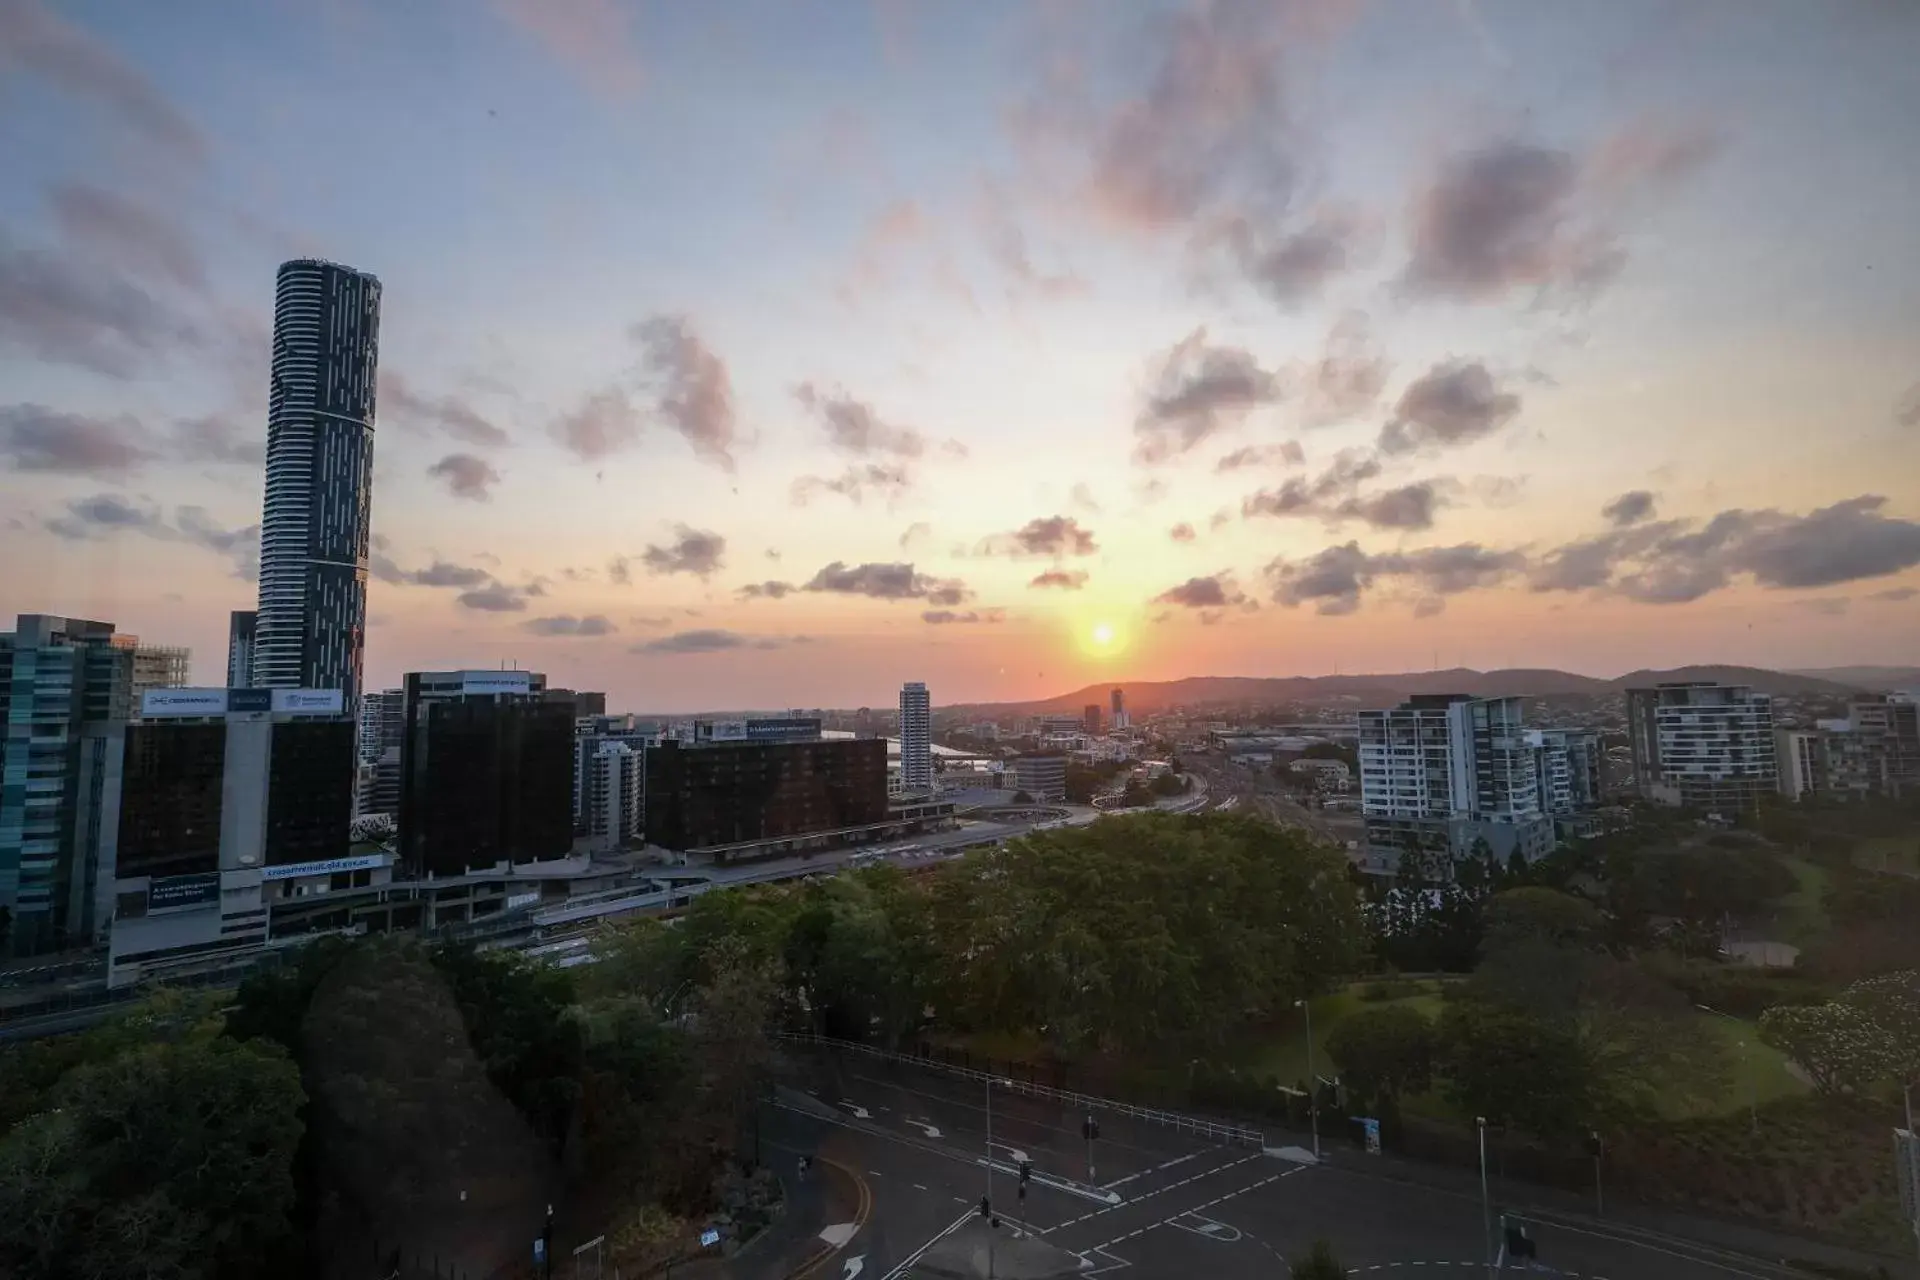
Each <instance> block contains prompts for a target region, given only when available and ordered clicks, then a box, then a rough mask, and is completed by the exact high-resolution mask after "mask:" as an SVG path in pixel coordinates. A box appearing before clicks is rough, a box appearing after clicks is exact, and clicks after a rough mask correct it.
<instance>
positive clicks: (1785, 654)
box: [0, 0, 1920, 712]
mask: <svg viewBox="0 0 1920 1280" xmlns="http://www.w3.org/2000/svg"><path fill="white" fill-rule="evenodd" d="M596 23H597V24H598V25H596ZM1917 43H1920V17H1917V16H1916V15H1915V14H1914V13H1913V12H1911V11H1904V10H1900V9H1898V8H1897V7H1890V6H1859V7H1857V8H1849V9H1846V10H1841V11H1837V12H1833V13H1825V14H1823V13H1818V12H1814V11H1811V10H1809V9H1807V8H1806V7H1804V6H1796V5H1791V4H1785V3H1781V4H1772V5H1705V4H1703V5H1701V6H1699V7H1697V8H1696V9H1694V10H1693V11H1691V12H1690V13H1689V14H1688V15H1687V16H1685V17H1675V16H1673V15H1671V14H1663V13H1662V11H1661V9H1660V7H1659V6H1654V5H1651V4H1626V5H1620V6H1612V7H1609V8H1608V9H1607V10H1606V11H1605V12H1589V13H1582V14H1579V15H1577V16H1569V15H1555V16H1554V17H1552V18H1551V19H1549V18H1548V17H1547V16H1545V15H1541V14H1538V13H1534V12H1530V11H1529V10H1528V8H1527V7H1526V6H1523V5H1516V4H1501V3H1478V4H1467V5H1463V6H1459V7H1455V8H1447V9H1445V10H1441V9H1438V8H1434V7H1429V6H1409V5H1404V4H1386V3H1382V4H1374V5H1359V4H1352V5H1347V4H1333V3H1326V2H1316V3H1304V2H1303V3H1290V4H1270V5H1255V4H1252V3H1228V2H1225V0H1222V2H1218V3H1180V4H1165V5H1159V6H1152V7H1150V8H1147V7H1143V8H1134V7H1127V8H1125V9H1118V8H1098V7H1094V6H1087V5H1071V4H1069V5H1060V6H1046V7H1034V8H1032V9H1028V8H1027V7H1024V6H1020V7H1014V6H966V7H958V6H944V7H943V6H928V7H915V6H911V5H904V4H894V3H875V4H873V5H871V6H852V5H827V4H803V5H796V4H787V3H779V4H775V3H772V2H771V0H768V2H767V3H751V4H740V5H730V6H716V7H714V8H713V9H712V10H703V11H701V12H699V13H695V12H692V11H688V10H682V9H679V8H677V7H666V6H646V5H635V6H628V5H623V4H619V3H617V2H616V0H596V3H591V4H582V5H579V6H575V7H571V8H568V7H564V6H557V5H556V6H551V7H548V6H528V5H521V4H512V3H506V2H505V0H501V2H500V3H496V4H473V5H454V4H451V3H447V4H439V5H425V6H420V7H418V8H411V9H409V11H407V12H405V13H388V12H385V11H383V10H382V9H381V8H380V7H379V6H372V5H366V4H361V3H356V2H353V0H338V2H337V3H335V4H332V5H328V6H320V7H317V8H315V9H313V10H312V11H305V12H294V11H290V10H272V11H264V10H263V11H252V10H248V11H238V10H235V9H234V8H233V7H231V6H229V5H224V4H220V3H214V2H213V0H200V2H196V3H183V4H181V5H179V6H177V8H175V9H170V10H169V12H168V13H167V14H166V15H165V16H164V17H162V16H160V15H157V14H155V13H154V12H153V11H151V10H147V9H145V8H137V9H136V8H128V7H126V6H120V5H115V4H112V3H76V4H74V5H71V6H62V7H61V8H60V9H59V10H58V12H56V11H55V10H54V9H53V8H52V7H51V6H47V5H44V4H41V3H36V2H33V0H24V2H21V3H15V4H12V5H9V6H7V7H6V8H5V10H4V11H3V12H0V60H5V61H8V62H10V63H14V64H17V69H18V71H19V72H21V73H22V74H19V75H17V76H16V77H14V78H13V79H12V80H10V82H9V87H8V97H7V100H6V107H5V109H4V110H0V154H4V155H5V156H6V158H7V159H8V160H9V162H10V164H11V166H12V168H13V170H14V171H16V172H18V173H20V174H21V175H22V178H23V180H22V181H21V182H20V183H18V184H14V185H15V188H16V189H15V190H13V191H10V192H9V193H8V194H7V195H5V196H4V197H0V370H3V371H4V373H5V375H6V381H7V384H8V386H9V388H10V390H9V393H8V395H7V396H6V397H4V400H5V401H6V403H4V404H0V464H4V470H3V471H0V497H3V498H4V500H5V502H6V505H7V507H8V512H9V516H10V519H9V520H8V521H7V522H5V524H4V526H0V559H3V560H4V562H5V563H7V564H8V565H9V569H8V571H7V573H6V574H5V576H4V581H3V582H0V585H4V586H5V587H6V588H7V591H8V599H9V601H10V602H11V604H12V606H13V608H14V610H15V611H16V612H43V613H49V614H55V615H65V616H73V617H90V618H110V619H113V620H114V622H115V623H116V624H117V625H118V626H121V627H125V628H127V629H128V630H130V631H132V632H135V633H138V634H140V635H142V636H145V637H149V638H151V639H153V640H155V641H160V642H164V643H171V644H188V645H191V646H192V647H193V649H194V651H195V670H194V673H193V678H194V682H195V683H198V684H218V683H220V679H219V674H218V673H219V672H220V671H221V670H222V669H223V665H224V663H225V658H226V643H225V641H226V636H227V630H228V620H229V614H230V612H231V611H233V610H243V609H247V608H250V607H252V605H253V603H254V600H255V595H256V591H257V590H258V588H257V587H256V585H255V581H254V579H255V578H256V577H257V576H259V573H260V551H259V525H258V516H259V513H260V511H261V502H262V496H263V492H264V489H265V485H266V475H265V470H264V465H265V454H266V446H267V443H268V418H269V403H268V387H269V374H270V371H271V365H272V363H273V345H272V341H271V335H270V331H269V327H268V326H269V323H270V320H271V317H272V299H271V298H270V297H269V296H268V288H267V283H266V282H267V279H268V276H269V274H270V273H271V272H272V271H273V270H274V268H275V266H277V265H278V264H279V263H280V262H281V261H282V260H285V259H289V258H304V257H320V258H326V259H332V260H335V261H341V262H349V263H352V264H353V265H354V266H355V267H356V268H359V269H362V270H364V271H366V272H369V273H371V274H372V275H375V276H378V277H379V278H380V280H381V281H383V282H384V288H385V294H384V308H385V311H386V315H385V317H384V327H383V329H382V331H381V334H380V336H381V338H382V339H383V341H384V346H383V349H382V350H381V353H380V354H381V356H382V359H381V374H380V378H379V383H378V399H379V410H380V414H379V419H380V421H379V430H380V446H381V447H380V450H379V452H378V455H377V457H376V458H375V459H374V462H373V464H372V475H373V480H372V499H371V504H372V505H371V512H372V515H371V530H370V540H369V543H368V545H367V546H366V548H365V554H366V558H367V574H368V577H369V579H370V581H369V582H368V584H367V615H368V616H367V637H368V638H367V645H366V658H367V670H366V680H365V687H366V688H369V689H374V688H382V687H388V686H393V685H396V684H398V683H399V677H400V675H401V674H402V673H403V672H406V671H419V670H431V669H447V668H454V667H494V666H499V665H502V664H508V663H517V664H518V665H519V666H521V667H537V668H538V669H540V670H543V671H548V672H551V673H553V676H554V679H555V681H556V682H557V683H561V684H565V685H568V686H570V687H575V688H590V689H601V688H604V689H606V690H607V691H608V692H609V694H610V695H611V702H612V704H613V705H615V706H618V707H622V708H645V709H647V710H657V711H662V712H681V711H692V710H698V709H709V708H714V707H740V706H762V707H780V706H849V707H850V706H858V705H873V706H885V705H887V703H888V701H889V700H890V699H891V698H892V697H893V696H894V695H895V694H896V693H897V692H898V690H899V687H900V685H901V684H902V683H904V682H906V681H909V680H924V681H925V682H926V683H927V684H928V685H929V686H931V687H933V688H934V689H936V690H938V691H939V693H940V695H941V700H942V702H943V703H944V704H949V705H950V704H951V703H955V702H978V701H1020V700H1026V699H1031V698H1040V697H1051V696H1056V695H1058V694H1061V693H1064V692H1066V691H1068V690H1072V689H1077V688H1081V687H1083V686H1089V685H1096V684H1111V683H1113V682H1115V681H1141V680H1159V679H1173V678H1178V677H1180V676H1186V675H1216V674H1217V675H1292V674H1300V675H1314V674H1324V673H1328V672H1331V671H1334V670H1342V671H1347V672H1356V671H1365V670H1375V671H1404V670H1424V669H1428V668H1430V667H1436V666H1437V667H1442V668H1444V667H1452V666H1470V667H1477V668H1493V667H1556V668H1561V669H1566V670H1571V671H1579V672H1587V673H1594V674H1604V675H1616V674H1619V673H1621V672H1626V671H1630V670H1633V669H1635V668H1641V667H1654V668H1671V667H1677V666H1681V665H1685V664H1689V663H1697V662H1725V663H1735V664H1743V665H1754V666H1767V667H1775V668H1790V667H1818V666H1832V665H1837V664H1842V663H1856V662H1857V663H1871V662H1881V663H1900V662H1903V661H1911V656H1912V654H1913V653H1914V652H1915V642H1916V641H1917V640H1920V574H1917V573H1916V566H1920V523H1916V518H1920V482H1917V481H1916V479H1915V477H1916V476H1920V466H1916V463H1920V458H1916V456H1915V455H1916V453H1920V381H1917V380H1920V366H1915V365H1914V364H1913V363H1912V360H1913V355H1912V353H1913V350H1914V349H1915V338H1916V336H1917V335H1920V301H1916V300H1920V263H1916V262H1914V261H1913V259H1912V255H1911V253H1910V252H1907V251H1904V250H1905V246H1906V244H1907V240H1908V239H1909V238H1910V225H1911V215H1912V211H1913V210H1914V208H1916V207H1920V176H1916V175H1915V174H1914V173H1913V172H1911V167H1910V166H1905V167H1903V166H1899V165H1897V164H1889V163H1887V160H1888V159H1889V158H1891V157H1892V156H1894V155H1897V154H1899V148H1900V146H1901V142H1900V132H1901V122H1902V121H1905V120H1910V119H1912V118H1914V117H1915V116H1916V115H1920V86H1916V84H1915V83H1914V82H1913V79H1912V77H1911V75H1910V74H1905V72H1906V70H1908V69H1909V68H1910V56H1911V52H1912V50H1913V49H1914V48H1915V47H1916V44H1917ZM342 56H350V57H355V58H358V59H361V60H362V62H363V65H364V66H365V67H366V69H367V73H368V75H369V76H370V77H372V78H373V79H375V80H379V81H383V82H384V84H385V87H383V88H381V89H378V90H370V91H368V92H366V93H365V94H359V93H358V92H356V96H355V97H354V98H353V99H351V100H342V99H341V98H340V96H339V92H338V88H339V86H338V83H337V80H336V79H335V76H334V73H333V64H334V63H335V62H336V61H337V60H338V59H339V58H340V57H342ZM269 66H270V67H272V68H273V75H272V77H271V78H270V79H269V78H266V77H264V76H263V75H262V73H261V69H262V68H264V67H269ZM882 101H886V102H891V103H894V104H896V107H897V109H882V108H880V107H879V106H876V105H874V104H876V103H878V102H882ZM863 103H864V104H866V105H860V104H863ZM28 121H33V122H35V124H34V126H33V127H32V128H30V127H29V126H28V124H27V122H28ZM49 126H50V127H49ZM288 137H299V138H302V139H305V140H307V141H305V142H303V145H302V147H301V148H298V149H295V148H289V147H287V146H286V145H285V141H284V140H285V139H286V138H288ZM343 178H344V179H346V180H343ZM1836 192H1845V193H1846V198H1845V199H1844V200H1842V199H1839V198H1836V197H1835V195H1834V194H1833V193H1836ZM370 195H371V196H372V197H373V198H371V199H370V198H369V196H370ZM269 559H271V556H269ZM270 637H271V627H270V626H269V620H268V617H267V614H266V613H264V612H263V613H262V615H261V618H260V650H259V654H258V657H259V658H260V660H262V661H264V656H265V655H266V654H267V652H268V650H269V649H270V647H271V645H270ZM256 682H257V683H266V682H267V681H266V680H264V679H261V680H257V681H256ZM295 683H309V681H307V680H304V679H303V680H300V681H296V682H295Z"/></svg>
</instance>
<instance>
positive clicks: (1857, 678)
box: [1787, 667, 1920, 690]
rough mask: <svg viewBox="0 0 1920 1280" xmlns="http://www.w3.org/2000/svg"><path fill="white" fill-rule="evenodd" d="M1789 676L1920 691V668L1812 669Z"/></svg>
mask: <svg viewBox="0 0 1920 1280" xmlns="http://www.w3.org/2000/svg"><path fill="white" fill-rule="evenodd" d="M1787 674H1788V675H1792V676H1810V677H1812V678H1813V679H1815V680H1836V681H1838V682H1839V683H1841V684H1851V685H1858V686H1859V687H1860V688H1862V689H1874V690H1886V689H1920V667H1812V668H1809V669H1806V670H1801V671H1789V672H1787Z"/></svg>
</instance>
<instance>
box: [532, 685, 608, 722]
mask: <svg viewBox="0 0 1920 1280" xmlns="http://www.w3.org/2000/svg"><path fill="white" fill-rule="evenodd" d="M540 696H541V697H543V698H545V699H546V700H547V701H548V702H571V703H572V704H573V714H574V715H576V716H604V715H605V714H607V695H606V694H604V693H590V692H588V691H586V690H584V689H549V690H547V691H546V692H545V693H543V694H541V695H540Z"/></svg>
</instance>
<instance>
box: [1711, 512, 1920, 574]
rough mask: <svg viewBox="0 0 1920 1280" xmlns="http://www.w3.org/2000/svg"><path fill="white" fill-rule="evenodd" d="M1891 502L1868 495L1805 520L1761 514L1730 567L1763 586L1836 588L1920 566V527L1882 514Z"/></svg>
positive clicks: (1743, 535)
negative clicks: (1834, 586)
mask: <svg viewBox="0 0 1920 1280" xmlns="http://www.w3.org/2000/svg"><path fill="white" fill-rule="evenodd" d="M1886 501H1887V500H1886V499H1885V498H1883V497H1880V496H1878V495H1875V494H1863V495H1862V496H1860V497H1857V498H1849V499H1847V500H1846V501H1844V502H1836V503H1834V504H1833V505H1831V506H1827V507H1821V508H1820V509H1819V510H1817V511H1813V512H1810V513H1808V514H1807V515H1804V516H1790V515H1784V514H1782V513H1780V512H1777V511H1762V512H1756V513H1754V514H1753V515H1752V517H1751V518H1750V519H1749V520H1748V521H1747V522H1746V524H1745V528H1744V529H1743V530H1742V531H1741V532H1740V533H1738V534H1736V535H1735V536H1734V538H1733V540H1732V542H1731V543H1730V545H1729V546H1728V548H1727V553H1726V554H1727V560H1728V563H1729V564H1730V565H1731V566H1732V567H1733V568H1735V569H1737V570H1744V571H1745V572H1747V573H1751V574H1752V575H1753V578H1754V580H1755V581H1756V582H1758V583H1759V584H1760V585H1761V586H1764V587H1825V586H1832V585H1835V584H1837V583H1842V582H1853V581H1857V580H1859V579H1862V578H1877V577H1881V576H1883V575H1886V574H1890V573H1898V572H1900V571H1901V570H1903V569H1908V568H1911V567H1913V566H1914V565H1916V564H1920V524H1916V523H1915V522H1913V521H1911V520H1900V519H1893V518H1889V517H1887V516H1885V515H1883V514H1881V508H1883V507H1884V506H1885V505H1886ZM1719 518H1721V517H1716V519H1719Z"/></svg>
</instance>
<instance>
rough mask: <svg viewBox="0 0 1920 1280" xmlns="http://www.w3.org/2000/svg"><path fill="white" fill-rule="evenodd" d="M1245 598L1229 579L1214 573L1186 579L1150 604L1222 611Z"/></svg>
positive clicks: (1224, 575)
mask: <svg viewBox="0 0 1920 1280" xmlns="http://www.w3.org/2000/svg"><path fill="white" fill-rule="evenodd" d="M1246 598H1247V597H1246V594H1245V593H1244V592H1242V591H1241V590H1240V589H1239V588H1238V587H1236V586H1234V585H1233V580H1232V579H1231V578H1230V577H1228V576H1227V575H1226V574H1224V573H1216V574H1212V575H1209V576H1208V577H1204V578H1188V579H1187V580H1186V581H1185V582H1183V583H1181V584H1180V585H1179V586H1177V587H1168V588H1167V589H1166V590H1165V591H1162V592H1161V593H1160V594H1159V595H1157V596H1155V597H1154V598H1153V600H1152V601H1151V603H1153V604H1171V605H1179V606H1180V607H1181V608H1184V609H1224V608H1226V607H1227V606H1229V605H1238V604H1243V603H1245V601H1246Z"/></svg>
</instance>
